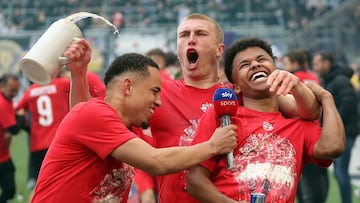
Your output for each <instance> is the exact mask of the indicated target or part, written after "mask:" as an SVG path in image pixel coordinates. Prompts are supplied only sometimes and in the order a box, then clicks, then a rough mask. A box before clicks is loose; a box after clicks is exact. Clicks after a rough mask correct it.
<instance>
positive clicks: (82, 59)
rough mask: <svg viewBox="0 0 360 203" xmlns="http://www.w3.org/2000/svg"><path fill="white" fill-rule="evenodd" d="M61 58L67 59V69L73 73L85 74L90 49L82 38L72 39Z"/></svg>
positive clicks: (89, 58)
mask: <svg viewBox="0 0 360 203" xmlns="http://www.w3.org/2000/svg"><path fill="white" fill-rule="evenodd" d="M63 56H64V57H66V58H67V60H68V64H66V66H67V68H68V69H69V70H70V71H71V73H73V72H86V71H87V65H88V64H89V63H90V60H91V47H90V45H89V43H88V41H86V40H85V39H84V38H81V39H80V38H74V40H73V41H72V43H71V44H70V45H69V46H68V47H67V48H66V50H65V51H64V53H63Z"/></svg>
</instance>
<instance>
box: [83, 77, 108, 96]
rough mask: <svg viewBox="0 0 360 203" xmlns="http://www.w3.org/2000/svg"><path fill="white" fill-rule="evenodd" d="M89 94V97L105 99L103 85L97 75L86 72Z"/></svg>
mask: <svg viewBox="0 0 360 203" xmlns="http://www.w3.org/2000/svg"><path fill="white" fill-rule="evenodd" d="M86 77H87V80H88V84H89V92H90V95H91V97H100V98H104V97H105V85H104V83H103V81H102V80H101V78H100V77H99V75H98V74H97V73H95V72H87V75H86Z"/></svg>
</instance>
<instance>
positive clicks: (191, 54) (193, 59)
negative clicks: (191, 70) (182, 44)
mask: <svg viewBox="0 0 360 203" xmlns="http://www.w3.org/2000/svg"><path fill="white" fill-rule="evenodd" d="M186 57H187V59H188V62H189V64H190V67H195V65H196V63H197V61H198V58H199V54H198V53H197V51H196V50H195V49H188V50H187V52H186Z"/></svg>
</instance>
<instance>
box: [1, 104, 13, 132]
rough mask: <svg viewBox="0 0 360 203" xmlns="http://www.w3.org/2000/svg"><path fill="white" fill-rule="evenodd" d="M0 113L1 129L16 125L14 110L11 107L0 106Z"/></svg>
mask: <svg viewBox="0 0 360 203" xmlns="http://www.w3.org/2000/svg"><path fill="white" fill-rule="evenodd" d="M0 112H1V116H0V125H1V126H2V127H3V129H7V128H9V127H11V126H14V125H16V117H15V110H14V108H13V107H12V106H11V105H1V107H0Z"/></svg>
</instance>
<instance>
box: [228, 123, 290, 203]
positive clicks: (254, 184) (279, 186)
mask: <svg viewBox="0 0 360 203" xmlns="http://www.w3.org/2000/svg"><path fill="white" fill-rule="evenodd" d="M263 129H264V132H262V133H260V132H258V133H254V134H251V135H249V136H248V137H247V139H246V143H245V144H244V145H243V146H242V147H241V148H240V149H239V153H237V155H236V156H235V159H234V160H235V161H234V165H235V167H234V170H233V171H232V173H233V174H234V177H235V179H236V181H237V182H238V183H239V194H240V199H241V200H247V201H249V200H250V194H251V193H253V192H260V193H264V194H266V200H267V201H270V202H286V200H288V199H289V197H290V196H291V190H292V188H293V187H294V182H295V178H296V159H295V149H294V147H293V145H292V144H291V143H290V141H289V140H288V139H286V138H283V137H281V136H280V135H277V134H275V133H272V132H271V131H272V130H274V126H273V125H271V124H270V122H267V121H265V122H263Z"/></svg>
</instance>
